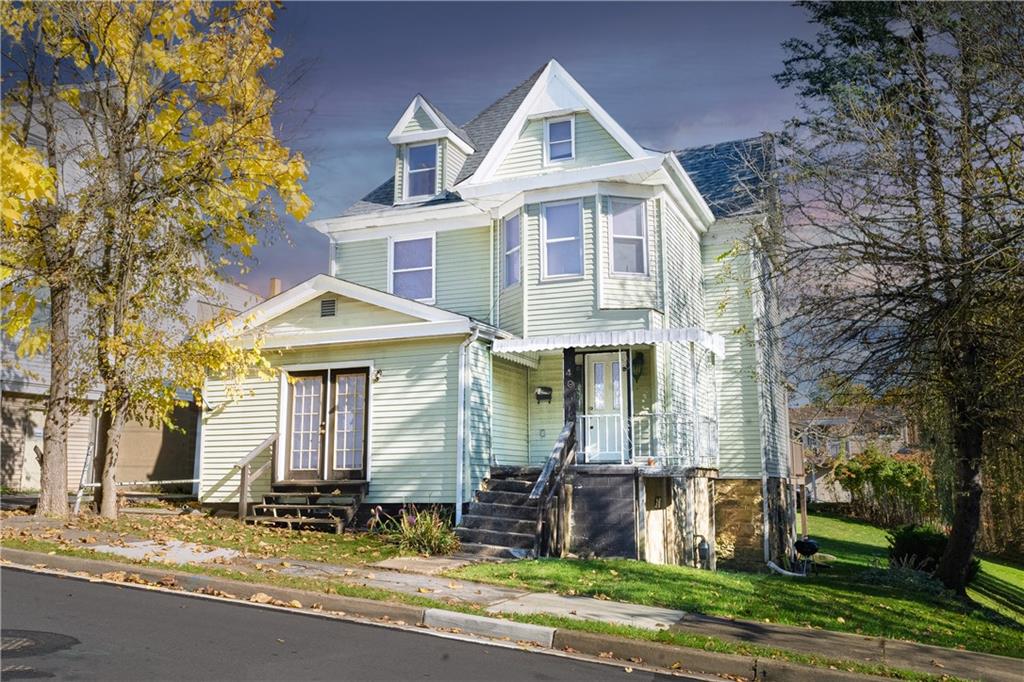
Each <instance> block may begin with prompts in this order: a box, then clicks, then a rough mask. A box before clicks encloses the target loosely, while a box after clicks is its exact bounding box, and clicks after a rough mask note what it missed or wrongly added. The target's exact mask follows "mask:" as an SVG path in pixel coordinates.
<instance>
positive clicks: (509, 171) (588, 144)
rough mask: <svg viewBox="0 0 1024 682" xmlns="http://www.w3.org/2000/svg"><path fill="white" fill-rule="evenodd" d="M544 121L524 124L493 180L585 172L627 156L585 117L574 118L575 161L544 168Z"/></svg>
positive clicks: (595, 123) (590, 119) (591, 119)
mask: <svg viewBox="0 0 1024 682" xmlns="http://www.w3.org/2000/svg"><path fill="white" fill-rule="evenodd" d="M544 125H545V122H544V120H541V119H538V120H535V121H530V122H529V123H527V125H526V127H525V128H524V129H523V132H522V134H521V135H520V136H519V139H518V140H516V142H515V143H514V144H513V145H512V148H511V149H510V150H509V151H508V154H507V155H506V156H505V158H504V159H503V160H502V162H501V163H500V164H499V165H498V168H497V170H495V173H494V175H495V177H511V176H516V175H536V174H538V173H542V172H550V171H553V170H564V169H567V168H584V167H587V166H597V165H600V164H603V163H612V162H614V161H625V160H627V159H629V158H630V156H629V153H628V152H627V151H626V150H625V149H623V148H622V145H620V144H619V143H618V142H616V141H615V139H614V138H613V137H612V136H611V135H609V134H608V131H606V130H605V129H604V128H603V127H602V126H601V124H600V123H598V122H597V121H596V120H594V117H593V116H591V115H590V114H588V113H579V114H576V124H575V125H576V131H575V135H576V155H575V158H573V159H570V160H567V161H560V162H557V163H554V164H551V165H549V166H547V167H545V166H544Z"/></svg>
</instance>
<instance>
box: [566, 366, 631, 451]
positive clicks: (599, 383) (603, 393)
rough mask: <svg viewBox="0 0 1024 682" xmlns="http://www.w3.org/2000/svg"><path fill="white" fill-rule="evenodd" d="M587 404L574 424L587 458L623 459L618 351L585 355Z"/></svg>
mask: <svg viewBox="0 0 1024 682" xmlns="http://www.w3.org/2000/svg"><path fill="white" fill-rule="evenodd" d="M585 357H586V379H585V380H586V406H585V412H584V414H583V416H582V417H581V418H580V424H578V426H577V428H578V429H579V431H580V433H581V438H582V440H583V453H584V457H585V459H586V461H587V462H609V463H612V462H622V461H624V458H625V457H626V453H625V443H626V437H625V421H624V419H623V415H624V414H625V403H624V400H623V395H622V394H623V391H622V359H621V356H620V355H619V354H618V353H589V354H587V355H586V356H585Z"/></svg>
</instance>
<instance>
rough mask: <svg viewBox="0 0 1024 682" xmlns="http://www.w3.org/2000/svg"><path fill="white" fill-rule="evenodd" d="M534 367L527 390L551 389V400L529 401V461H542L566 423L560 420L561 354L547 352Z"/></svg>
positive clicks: (561, 413) (561, 407)
mask: <svg viewBox="0 0 1024 682" xmlns="http://www.w3.org/2000/svg"><path fill="white" fill-rule="evenodd" d="M538 360H539V362H538V367H537V369H531V370H530V373H529V377H528V379H527V381H528V387H529V388H528V390H529V391H530V392H531V393H532V391H533V390H534V389H535V388H537V387H538V386H548V387H550V388H551V402H549V403H548V402H543V403H538V402H537V401H536V400H533V399H532V395H531V396H530V400H529V401H528V405H529V419H530V464H543V463H544V462H545V461H546V460H547V458H548V456H549V455H550V454H551V449H552V448H554V447H555V441H557V440H558V434H560V433H561V432H562V427H563V426H564V425H565V423H564V422H563V421H562V419H563V417H564V415H565V413H564V411H563V410H564V405H563V400H562V395H563V394H564V391H563V390H562V354H561V353H547V354H544V355H541V356H540V357H539V358H538Z"/></svg>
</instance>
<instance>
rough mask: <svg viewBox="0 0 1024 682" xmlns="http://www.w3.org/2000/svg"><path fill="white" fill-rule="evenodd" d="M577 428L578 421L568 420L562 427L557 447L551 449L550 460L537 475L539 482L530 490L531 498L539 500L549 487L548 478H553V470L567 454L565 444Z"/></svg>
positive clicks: (556, 442)
mask: <svg viewBox="0 0 1024 682" xmlns="http://www.w3.org/2000/svg"><path fill="white" fill-rule="evenodd" d="M575 429H576V422H575V421H572V422H566V424H565V426H564V427H563V428H562V432H561V433H560V434H558V440H556V441H555V447H554V448H552V449H551V454H550V455H548V461H547V462H545V463H544V468H543V469H541V472H540V476H538V477H537V482H536V483H534V484H533V490H531V491H530V499H531V500H538V499H540V496H541V495H542V494H544V489H545V488H546V487H547V484H548V479H549V478H551V472H553V471H554V470H555V468H556V467H557V466H559V464H560V463H561V460H562V458H563V457H564V456H565V444H566V441H567V440H568V439H569V436H570V434H571V432H572V431H574V430H575Z"/></svg>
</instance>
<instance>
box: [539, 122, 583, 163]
mask: <svg viewBox="0 0 1024 682" xmlns="http://www.w3.org/2000/svg"><path fill="white" fill-rule="evenodd" d="M575 137H576V121H575V119H574V117H572V116H568V117H565V118H552V119H549V120H548V121H547V123H545V124H544V140H545V142H544V155H545V157H546V161H548V162H553V161H568V160H570V159H572V158H573V157H575V156H576V140H575Z"/></svg>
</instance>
